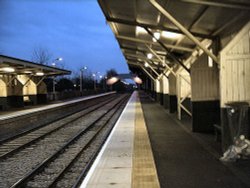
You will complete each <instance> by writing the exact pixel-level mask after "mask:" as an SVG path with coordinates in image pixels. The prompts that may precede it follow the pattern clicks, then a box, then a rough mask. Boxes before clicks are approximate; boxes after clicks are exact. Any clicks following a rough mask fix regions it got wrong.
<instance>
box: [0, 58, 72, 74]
mask: <svg viewBox="0 0 250 188" xmlns="http://www.w3.org/2000/svg"><path fill="white" fill-rule="evenodd" d="M0 74H17V75H25V74H26V75H33V76H57V75H67V74H71V71H68V70H64V69H59V68H56V67H51V66H47V65H43V64H37V63H34V62H30V61H26V60H22V59H17V58H13V57H8V56H3V55H0Z"/></svg>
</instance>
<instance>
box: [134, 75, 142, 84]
mask: <svg viewBox="0 0 250 188" xmlns="http://www.w3.org/2000/svg"><path fill="white" fill-rule="evenodd" d="M133 80H134V81H135V83H137V84H142V80H141V79H140V78H139V77H138V76H136V77H134V79H133Z"/></svg>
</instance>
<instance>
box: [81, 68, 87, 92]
mask: <svg viewBox="0 0 250 188" xmlns="http://www.w3.org/2000/svg"><path fill="white" fill-rule="evenodd" d="M87 69H88V68H87V67H86V66H84V67H83V68H81V69H80V93H81V95H82V82H83V71H84V70H87Z"/></svg>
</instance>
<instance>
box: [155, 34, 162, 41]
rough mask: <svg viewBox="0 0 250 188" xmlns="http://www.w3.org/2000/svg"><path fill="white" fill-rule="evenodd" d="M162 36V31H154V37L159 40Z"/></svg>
mask: <svg viewBox="0 0 250 188" xmlns="http://www.w3.org/2000/svg"><path fill="white" fill-rule="evenodd" d="M160 37H161V33H160V32H154V38H156V39H157V40H159V39H160Z"/></svg>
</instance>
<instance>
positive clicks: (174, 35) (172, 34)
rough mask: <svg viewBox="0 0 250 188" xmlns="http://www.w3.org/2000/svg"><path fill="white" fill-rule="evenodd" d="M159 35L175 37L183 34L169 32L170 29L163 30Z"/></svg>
mask: <svg viewBox="0 0 250 188" xmlns="http://www.w3.org/2000/svg"><path fill="white" fill-rule="evenodd" d="M161 35H162V36H163V37H165V38H170V39H177V38H180V37H181V36H183V35H182V34H179V33H174V32H170V31H163V32H162V34H161Z"/></svg>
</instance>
